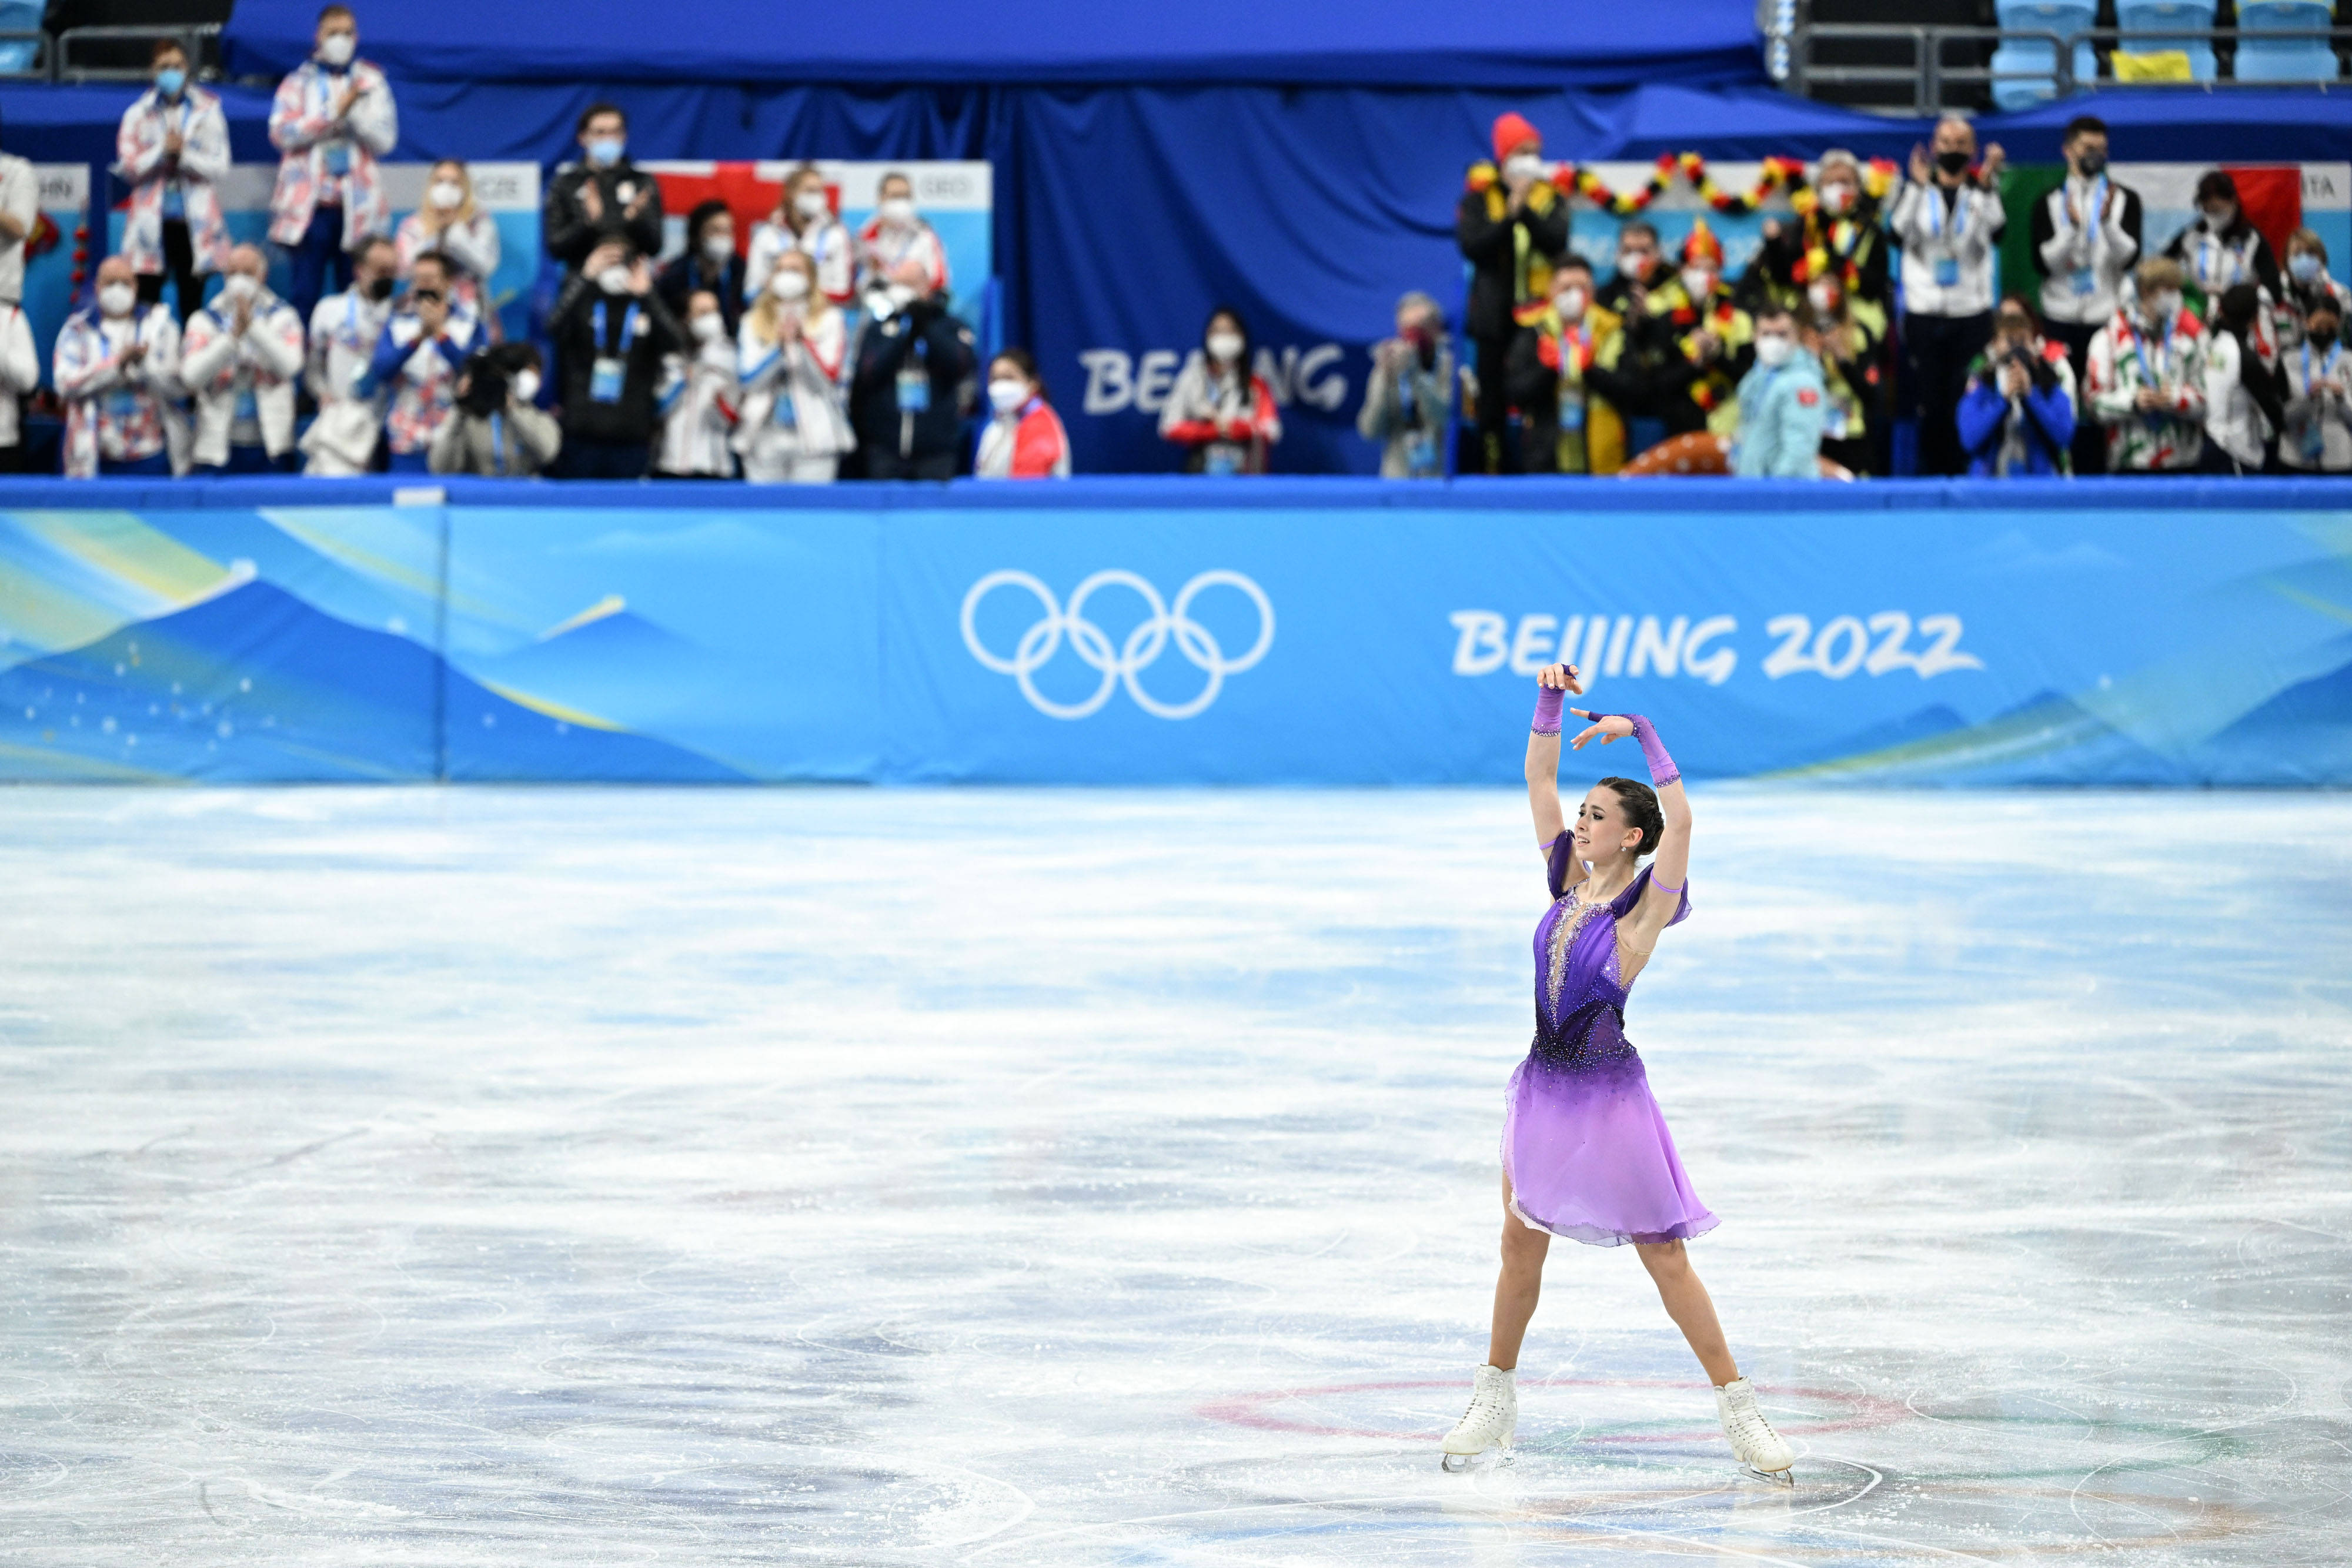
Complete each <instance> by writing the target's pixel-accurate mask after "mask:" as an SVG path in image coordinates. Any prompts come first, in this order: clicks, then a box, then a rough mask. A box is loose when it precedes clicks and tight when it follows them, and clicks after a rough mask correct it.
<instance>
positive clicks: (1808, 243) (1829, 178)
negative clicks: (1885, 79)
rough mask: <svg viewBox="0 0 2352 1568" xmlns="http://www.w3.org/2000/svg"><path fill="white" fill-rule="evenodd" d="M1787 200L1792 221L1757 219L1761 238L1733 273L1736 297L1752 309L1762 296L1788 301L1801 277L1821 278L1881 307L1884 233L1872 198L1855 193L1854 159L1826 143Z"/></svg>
mask: <svg viewBox="0 0 2352 1568" xmlns="http://www.w3.org/2000/svg"><path fill="white" fill-rule="evenodd" d="M1793 204H1794V205H1795V207H1796V210H1797V221H1796V222H1794V223H1789V222H1786V221H1784V220H1782V219H1780V218H1766V219H1765V220H1764V224H1763V234H1764V244H1763V246H1762V247H1761V248H1759V250H1758V251H1757V253H1756V259H1755V260H1753V261H1752V262H1750V263H1748V272H1747V274H1746V276H1745V277H1742V278H1741V279H1740V284H1739V290H1738V292H1739V302H1740V303H1741V304H1742V305H1743V306H1745V307H1747V308H1748V309H1749V310H1751V311H1752V310H1754V309H1755V308H1757V306H1758V305H1759V304H1760V303H1761V302H1762V301H1763V300H1764V299H1765V298H1767V297H1768V296H1769V298H1773V299H1775V300H1778V301H1779V302H1780V303H1781V304H1783V305H1786V306H1788V307H1789V308H1791V309H1794V308H1796V307H1797V305H1798V304H1799V303H1800V302H1801V300H1802V299H1803V298H1804V297H1805V289H1806V287H1807V286H1808V285H1810V284H1813V283H1818V282H1823V281H1826V282H1829V283H1831V284H1832V285H1834V286H1835V287H1836V289H1837V291H1838V292H1839V294H1841V295H1842V296H1843V297H1844V298H1850V299H1853V300H1855V301H1858V302H1864V303H1868V304H1871V305H1874V306H1875V307H1877V308H1879V309H1880V310H1882V311H1883V310H1885V308H1886V306H1887V303H1888V282H1887V272H1886V238H1885V235H1883V234H1882V233H1880V231H1879V227H1878V214H1877V211H1876V209H1875V205H1874V204H1873V203H1872V202H1871V201H1870V199H1869V198H1868V197H1867V196H1866V195H1864V193H1863V185H1862V164H1861V162H1859V161H1858V160H1856V159H1855V157H1854V155H1853V153H1851V152H1846V151H1844V150H1843V148H1836V147H1832V148H1831V149H1830V150H1829V151H1828V152H1824V153H1822V157H1821V162H1819V163H1818V164H1817V165H1815V167H1814V171H1813V179H1812V183H1811V185H1810V186H1806V187H1803V188H1801V189H1800V190H1798V192H1797V193H1796V195H1795V197H1794V199H1793Z"/></svg>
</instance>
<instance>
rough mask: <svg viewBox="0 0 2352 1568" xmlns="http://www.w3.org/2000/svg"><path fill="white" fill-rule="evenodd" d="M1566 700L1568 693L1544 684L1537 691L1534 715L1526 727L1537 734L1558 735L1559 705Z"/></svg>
mask: <svg viewBox="0 0 2352 1568" xmlns="http://www.w3.org/2000/svg"><path fill="white" fill-rule="evenodd" d="M1566 701H1568V694H1567V693H1566V692H1563V691H1560V690H1559V689H1557V688H1555V687H1552V686H1545V687H1543V688H1542V689H1541V690H1539V691H1538V692H1537V693H1536V716H1535V718H1534V720H1533V721H1532V722H1531V723H1529V725H1528V728H1529V729H1532V730H1533V731H1535V733H1536V734H1538V735H1558V734H1559V709H1560V705H1561V704H1562V703H1565V702H1566Z"/></svg>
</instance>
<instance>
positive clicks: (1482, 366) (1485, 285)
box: [1454, 114, 1568, 474]
mask: <svg viewBox="0 0 2352 1568" xmlns="http://www.w3.org/2000/svg"><path fill="white" fill-rule="evenodd" d="M1493 142H1494V152H1495V157H1494V161H1493V162H1485V161H1483V160H1482V161H1480V162H1476V163H1473V164H1472V165H1471V166H1470V172H1469V174H1468V175H1467V176H1466V177H1465V180H1464V182H1463V191H1462V199H1461V202H1460V203H1459V204H1457V205H1456V207H1455V208H1454V245H1455V246H1456V247H1457V248H1458V249H1460V251H1461V252H1462V256H1463V259H1465V261H1467V262H1469V263H1470V267H1471V276H1470V301H1469V305H1468V307H1467V308H1466V309H1465V311H1464V313H1463V321H1462V326H1463V331H1464V333H1465V336H1467V337H1468V338H1469V340H1470V342H1471V344H1472V346H1473V348H1474V350H1475V353H1476V356H1477V385H1478V390H1477V394H1476V396H1477V402H1476V407H1475V412H1476V414H1477V421H1478V457H1477V460H1476V461H1475V463H1474V464H1473V465H1472V466H1473V467H1474V468H1475V469H1477V470H1478V471H1480V472H1483V473H1488V474H1517V473H1519V472H1522V469H1521V466H1520V465H1521V461H1522V458H1523V453H1522V451H1521V449H1520V447H1519V446H1518V445H1517V444H1515V443H1513V442H1512V441H1511V440H1510V439H1509V436H1510V413H1511V408H1510V393H1509V391H1508V388H1509V385H1510V374H1511V368H1510V361H1511V348H1512V345H1513V343H1514V342H1515V341H1516V340H1517V338H1518V337H1519V335H1520V333H1522V332H1523V331H1525V330H1526V327H1525V326H1524V325H1523V324H1522V322H1521V321H1520V319H1519V312H1520V311H1522V310H1527V311H1529V312H1531V313H1537V312H1540V311H1541V310H1542V309H1543V308H1544V307H1545V305H1546V304H1547V303H1548V302H1549V300H1550V298H1551V258H1552V257H1554V256H1560V255H1562V254H1564V253H1565V252H1566V251H1567V249H1568V199H1567V198H1566V197H1565V196H1562V195H1561V194H1560V193H1559V189H1558V187H1556V186H1554V185H1553V184H1552V183H1551V182H1550V180H1549V178H1548V177H1547V174H1548V172H1547V171H1546V169H1545V168H1544V162H1543V137H1542V136H1541V135H1540V134H1538V131H1536V128H1535V127H1534V126H1533V125H1531V124H1529V123H1528V121H1527V120H1526V119H1525V118H1524V117H1522V116H1520V115H1517V114H1505V115H1502V116H1500V117H1498V118H1497V119H1496V121H1495V125H1494V132H1493Z"/></svg>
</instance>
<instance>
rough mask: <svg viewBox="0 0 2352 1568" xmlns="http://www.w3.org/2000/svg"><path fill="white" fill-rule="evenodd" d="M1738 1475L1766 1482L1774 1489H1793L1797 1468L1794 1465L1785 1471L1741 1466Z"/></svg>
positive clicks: (1795, 1482)
mask: <svg viewBox="0 0 2352 1568" xmlns="http://www.w3.org/2000/svg"><path fill="white" fill-rule="evenodd" d="M1739 1473H1740V1474H1741V1475H1743V1476H1746V1477H1748V1479H1751V1480H1759V1481H1767V1482H1769V1483H1770V1484H1771V1485H1773V1486H1776V1487H1790V1488H1794V1487H1795V1486H1796V1484H1797V1467H1796V1466H1794V1465H1790V1467H1789V1468H1788V1469H1785V1470H1759V1469H1757V1468H1756V1467H1755V1466H1754V1465H1742V1466H1740V1467H1739Z"/></svg>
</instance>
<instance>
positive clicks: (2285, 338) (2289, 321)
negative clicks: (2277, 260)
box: [2272, 228, 2352, 353]
mask: <svg viewBox="0 0 2352 1568" xmlns="http://www.w3.org/2000/svg"><path fill="white" fill-rule="evenodd" d="M2283 281H2284V290H2283V292H2282V293H2280V294H2279V296H2278V297H2277V300H2276V304H2277V308H2276V309H2275V310H2274V311H2273V313H2272V324H2273V328H2274V329H2275V341H2274V342H2273V345H2272V346H2273V350H2275V351H2276V352H2278V353H2286V352H2289V351H2292V350H2294V349H2297V348H2300V347H2301V346H2302V344H2303V332H2304V325H2303V324H2304V322H2305V319H2308V318H2309V316H2310V315H2311V312H2312V311H2313V310H2314V309H2315V308H2318V306H2319V305H2320V304H2321V303H2322V302H2323V301H2326V302H2331V303H2333V304H2334V305H2335V306H2336V317H2337V319H2342V318H2343V315H2344V312H2345V309H2346V308H2347V306H2352V289H2347V288H2346V287H2344V285H2342V284H2340V283H2338V282H2336V279H2335V278H2333V277H2330V276H2328V271H2327V242H2326V240H2324V239H2321V238H2320V237H2319V235H2318V234H2317V232H2316V231H2315V230H2312V229H2307V228H2303V229H2297V230H2295V231H2294V233H2293V234H2291V235H2287V236H2286V267H2285V277H2284V280H2283Z"/></svg>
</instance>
